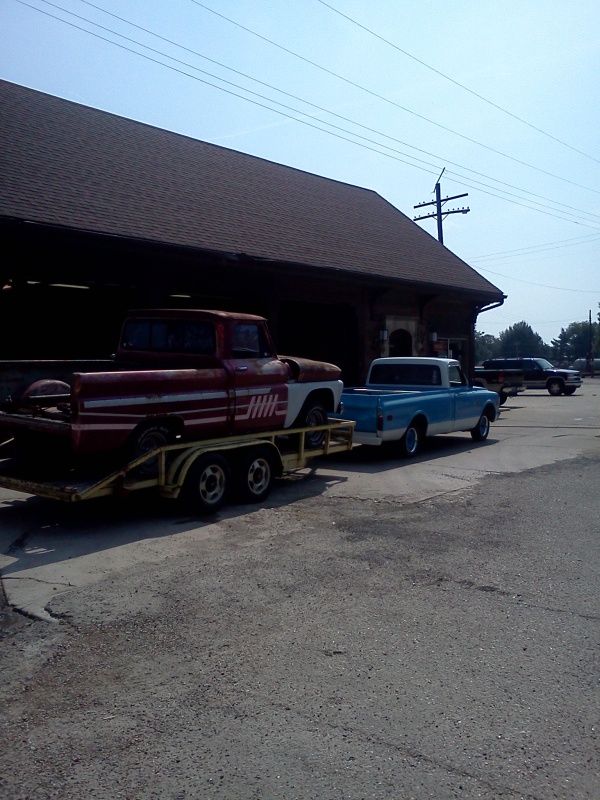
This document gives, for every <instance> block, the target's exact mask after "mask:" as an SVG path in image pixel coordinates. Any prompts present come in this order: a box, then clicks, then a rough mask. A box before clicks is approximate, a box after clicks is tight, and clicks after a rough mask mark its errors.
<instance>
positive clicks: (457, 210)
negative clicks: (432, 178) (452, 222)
mask: <svg viewBox="0 0 600 800" xmlns="http://www.w3.org/2000/svg"><path fill="white" fill-rule="evenodd" d="M445 171H446V167H444V169H443V170H442V171H441V172H440V177H439V178H438V179H437V182H436V184H435V200H431V201H430V202H429V203H419V204H418V205H416V206H413V208H424V207H425V206H435V209H436V210H435V211H434V212H433V213H432V214H425V215H424V216H422V217H414V218H413V221H414V222H418V221H419V220H420V219H431V218H432V217H436V219H437V229H438V242H439V243H440V244H444V231H443V230H442V221H443V220H444V219H446V217H447V216H448V215H449V214H468V213H469V211H470V210H471V209H470V208H469V207H468V206H467V207H466V208H464V207H463V208H449V209H448V210H444V212H443V213H442V203H446V202H447V201H448V200H458V198H459V197H468V196H469V193H468V192H465V194H455V195H453V196H452V197H444V198H443V199H442V190H441V187H440V180H441V177H442V175H443V174H444V172H445Z"/></svg>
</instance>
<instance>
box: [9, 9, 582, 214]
mask: <svg viewBox="0 0 600 800" xmlns="http://www.w3.org/2000/svg"><path fill="white" fill-rule="evenodd" d="M15 2H18V3H20V4H21V5H24V6H27V7H29V8H31V9H32V10H34V11H37V12H39V13H41V14H44V15H46V16H48V17H50V18H52V19H55V20H57V21H58V22H62V23H63V24H65V25H69V26H70V27H72V28H75V29H76V30H79V31H82V32H83V33H87V34H88V35H90V36H94V37H95V38H97V39H100V40H102V41H105V42H107V43H108V44H112V45H113V46H114V47H119V48H120V49H122V50H124V51H126V52H129V53H132V54H134V55H136V56H139V57H140V58H144V59H146V60H147V61H150V62H152V63H154V64H158V65H159V66H162V67H165V68H166V69H170V70H172V71H173V72H177V73H178V74H181V75H184V76H185V77H188V78H191V79H193V80H196V81H198V82H199V83H202V84H204V85H206V86H210V87H212V88H214V89H217V90H219V91H221V92H224V93H225V94H229V95H231V96H233V97H236V98H238V99H241V100H245V101H246V102H248V103H252V104H253V105H256V106H258V107H260V108H265V109H267V110H268V111H272V112H273V113H275V114H279V115H280V116H283V117H285V118H287V119H290V120H293V121H294V122H298V123H300V124H302V125H305V126H307V127H310V128H313V129H314V130H318V131H321V132H323V133H327V134H329V135H330V136H334V137H336V138H337V139H341V140H342V141H345V142H349V143H350V144H353V145H355V146H357V147H362V148H363V149H365V150H369V151H371V152H374V153H376V154H378V155H381V156H385V157H386V158H390V159H392V160H394V161H398V162H400V163H403V164H406V165H408V166H411V167H414V168H416V169H420V170H421V171H423V172H427V173H429V174H431V175H436V174H437V170H436V171H433V170H430V169H426V168H425V167H422V166H419V165H418V164H414V163H411V162H410V161H406V160H405V159H403V158H398V157H397V156H394V155H391V154H390V153H385V152H382V151H381V150H379V149H377V148H378V147H384V148H385V149H387V150H392V152H398V151H394V149H393V148H390V147H388V146H387V145H383V144H380V143H379V142H373V140H370V139H367V138H366V137H364V136H360V135H359V134H355V133H352V132H349V131H347V130H346V129H344V128H340V127H339V126H337V125H333V124H332V123H330V122H326V121H324V120H320V119H318V118H317V117H313V116H311V115H310V114H307V113H306V112H304V111H300V110H298V109H290V107H289V106H286V105H285V104H283V103H280V102H279V101H277V100H273V99H271V98H265V97H264V96H263V95H260V94H258V93H257V92H253V91H252V90H250V89H246V88H244V87H240V86H239V85H237V84H233V83H232V82H231V81H228V80H226V79H224V78H219V77H217V76H214V75H212V74H211V73H207V72H206V71H205V70H202V69H200V68H199V67H195V66H193V65H191V64H187V63H186V62H183V61H181V60H180V59H177V58H175V57H174V56H170V55H168V54H166V53H162V52H160V51H158V50H156V49H155V48H152V47H150V46H149V45H145V44H142V43H141V42H137V41H136V40H134V39H131V38H130V37H128V36H125V35H124V34H121V33H118V32H117V31H114V30H112V29H109V28H106V27H105V26H102V25H99V24H98V23H95V22H92V21H91V20H85V21H86V22H88V23H89V24H91V25H95V26H96V27H99V28H101V29H102V30H105V31H108V32H110V33H112V34H114V35H116V36H119V37H121V38H123V39H125V40H127V41H129V42H132V43H134V44H136V45H138V46H139V47H143V48H145V49H147V50H150V51H151V52H154V53H157V54H159V55H161V56H163V57H164V58H168V59H170V60H171V61H175V62H176V63H179V64H183V65H184V66H186V67H189V68H190V69H193V70H195V71H197V72H201V73H203V74H209V75H211V77H214V78H215V79H216V80H219V81H221V82H222V83H227V84H229V85H230V86H235V87H236V88H239V89H241V91H244V92H247V93H248V94H252V95H254V96H256V97H261V98H262V99H264V100H267V101H268V102H271V103H275V104H276V105H279V106H282V107H283V108H288V109H290V110H292V111H294V112H295V113H298V114H302V115H303V116H306V117H308V118H309V119H315V120H317V121H318V122H322V123H323V124H325V125H328V126H329V127H332V128H336V129H337V130H342V131H344V132H345V133H347V134H349V136H355V137H357V138H360V139H363V140H365V141H370V142H372V143H373V144H376V145H377V147H370V146H369V145H365V144H362V143H361V142H357V141H355V139H350V138H348V136H342V135H340V134H339V133H335V132H333V131H330V130H327V129H325V128H322V127H320V126H319V125H315V124H313V123H311V122H307V121H306V120H303V119H299V118H298V117H294V116H292V115H291V114H286V113H285V112H283V111H280V110H279V109H276V108H273V107H272V106H269V105H265V104H264V103H261V102H258V101H256V100H252V99H250V98H249V97H245V96H244V95H241V94H239V93H237V92H234V91H232V90H230V89H225V88H223V87H222V86H217V85H216V84H214V83H211V82H210V81H207V80H205V79H203V78H199V77H198V76H196V75H191V74H190V73H189V72H186V71H185V70H182V69H179V68H177V67H174V66H172V65H170V64H165V63H164V62H163V61H160V60H158V59H156V58H152V57H151V56H148V55H146V54H145V53H140V52H138V51H137V50H133V49H132V48H130V47H126V46H125V45H122V44H119V43H118V42H115V41H113V40H112V39H108V38H107V37H105V36H101V35H100V34H98V33H94V32H93V31H90V30H88V29H86V28H82V27H81V26H80V25H76V24H75V23H73V22H69V21H68V20H65V19H62V18H61V17H57V16H56V15H54V14H51V13H50V12H47V11H43V10H42V9H40V8H37V7H36V6H33V5H31V4H30V3H27V2H25V0H15ZM40 2H44V3H46V4H47V5H53V6H54V7H58V8H60V7H59V6H56V5H55V4H53V3H50V2H48V0H40ZM61 10H62V11H66V13H71V14H72V15H73V16H76V17H78V18H79V19H83V18H82V17H80V16H79V15H77V14H73V12H69V11H67V10H66V9H62V8H61ZM403 155H406V156H407V157H408V158H411V159H412V160H413V161H421V162H422V163H427V162H424V161H423V159H418V158H416V157H415V156H410V155H407V154H403ZM430 166H433V165H430ZM468 180H471V181H473V180H474V179H471V178H470V179H468ZM465 182H466V181H465ZM474 182H475V183H480V185H481V186H485V185H486V184H481V182H479V181H474ZM467 185H468V186H470V187H471V188H476V189H477V190H478V191H480V192H483V193H484V194H489V195H491V196H492V197H497V198H499V199H501V200H504V201H506V202H509V203H512V204H513V205H518V206H521V207H523V208H527V209H529V210H532V211H538V212H539V213H541V214H545V215H547V216H551V217H554V218H556V219H560V220H562V221H563V222H571V223H573V224H575V225H582V226H584V227H588V228H592V229H594V230H597V228H595V227H594V226H593V225H590V224H588V223H587V222H581V221H577V220H574V219H569V218H568V217H564V216H562V217H561V216H559V215H558V214H553V213H551V212H550V211H544V210H543V209H542V208H536V207H535V206H532V205H527V204H526V203H520V202H518V201H516V200H507V198H506V197H502V195H499V194H496V193H495V192H492V191H488V190H487V189H482V188H480V187H473V186H472V184H469V183H467ZM498 191H501V192H503V193H504V194H510V193H507V192H506V191H505V190H502V189H500V190H498ZM530 202H532V203H535V205H541V204H540V203H537V202H536V201H530ZM552 210H553V211H554V210H557V209H552ZM563 213H567V214H570V213H571V212H563ZM571 216H573V215H571Z"/></svg>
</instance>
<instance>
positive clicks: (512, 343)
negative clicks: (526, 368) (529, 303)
mask: <svg viewBox="0 0 600 800" xmlns="http://www.w3.org/2000/svg"><path fill="white" fill-rule="evenodd" d="M498 350H499V352H498V355H501V356H504V357H505V358H510V357H511V356H512V357H516V356H544V357H546V356H548V355H550V352H549V351H550V348H549V347H548V345H547V344H545V343H544V340H543V339H542V337H541V336H540V335H539V333H535V331H534V330H533V328H532V327H531V325H529V324H528V323H527V322H516V323H515V324H514V325H511V326H510V327H509V328H507V329H506V330H505V331H502V333H500V335H499V336H498Z"/></svg>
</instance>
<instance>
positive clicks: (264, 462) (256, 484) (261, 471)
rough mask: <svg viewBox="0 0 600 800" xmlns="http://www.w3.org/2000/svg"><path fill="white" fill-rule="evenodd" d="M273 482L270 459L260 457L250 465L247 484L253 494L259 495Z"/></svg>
mask: <svg viewBox="0 0 600 800" xmlns="http://www.w3.org/2000/svg"><path fill="white" fill-rule="evenodd" d="M270 482H271V465H270V464H269V461H268V459H266V458H263V457H259V458H255V459H254V461H252V463H251V464H250V465H249V467H248V475H247V486H248V489H249V490H250V491H251V492H252V494H256V495H259V494H261V492H264V491H265V489H267V488H268V486H269V484H270Z"/></svg>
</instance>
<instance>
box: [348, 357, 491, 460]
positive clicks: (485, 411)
mask: <svg viewBox="0 0 600 800" xmlns="http://www.w3.org/2000/svg"><path fill="white" fill-rule="evenodd" d="M342 404H343V412H342V414H340V415H338V416H339V417H340V418H341V419H352V420H355V421H356V427H355V431H354V441H355V442H356V443H358V444H366V445H382V444H385V443H392V442H396V443H397V445H398V448H399V451H400V453H401V455H403V456H407V457H410V456H414V455H416V453H417V452H418V451H419V449H420V446H421V444H422V442H423V440H424V439H425V437H426V436H433V435H435V434H438V433H452V432H454V431H469V432H470V434H471V436H472V438H473V439H474V440H476V441H483V440H484V439H486V438H487V436H488V433H489V430H490V423H491V422H493V421H494V420H495V419H496V417H497V416H498V410H499V406H500V397H499V395H498V393H497V392H491V391H488V390H487V389H482V388H480V387H474V386H471V385H469V383H468V381H467V379H466V377H465V375H464V373H463V371H462V369H461V366H460V363H459V362H458V361H455V360H453V359H449V358H418V357H405V358H400V357H398V358H377V359H375V360H374V361H373V362H372V363H371V366H370V367H369V372H368V375H367V380H366V383H365V385H364V386H362V387H355V388H347V389H344V391H343V392H342Z"/></svg>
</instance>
